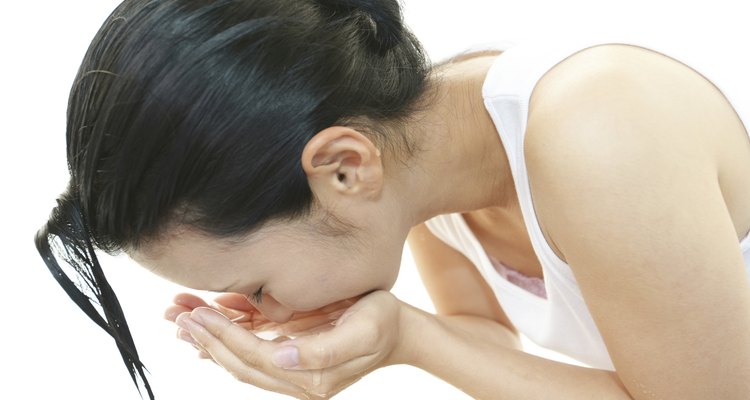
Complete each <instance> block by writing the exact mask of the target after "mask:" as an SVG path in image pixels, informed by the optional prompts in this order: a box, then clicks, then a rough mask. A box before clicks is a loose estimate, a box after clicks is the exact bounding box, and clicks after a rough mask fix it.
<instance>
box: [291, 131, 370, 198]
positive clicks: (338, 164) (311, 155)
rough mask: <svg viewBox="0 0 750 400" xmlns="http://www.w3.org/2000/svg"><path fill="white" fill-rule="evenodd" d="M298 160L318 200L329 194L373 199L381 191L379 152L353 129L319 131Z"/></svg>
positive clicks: (368, 140)
mask: <svg viewBox="0 0 750 400" xmlns="http://www.w3.org/2000/svg"><path fill="white" fill-rule="evenodd" d="M301 161H302V168H303V169H304V171H305V174H306V175H307V179H308V182H309V183H310V187H311V188H312V190H313V192H314V193H315V194H316V196H317V197H318V198H322V197H326V196H328V195H361V196H365V198H376V197H378V196H379V195H380V193H381V191H382V188H383V164H382V161H381V159H380V151H379V150H378V149H377V148H376V147H375V145H374V144H373V143H372V142H371V141H370V139H368V138H367V137H365V136H364V135H362V134H361V133H359V132H357V131H356V130H354V129H351V128H348V127H344V126H332V127H329V128H326V129H324V130H322V131H320V132H318V134H317V135H315V136H314V137H313V138H312V139H310V141H309V142H307V145H305V148H304V150H303V151H302V160H301Z"/></svg>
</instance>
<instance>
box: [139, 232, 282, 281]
mask: <svg viewBox="0 0 750 400" xmlns="http://www.w3.org/2000/svg"><path fill="white" fill-rule="evenodd" d="M293 243H294V240H293V239H292V238H291V235H290V234H289V233H288V232H287V233H285V232H284V230H283V229H279V228H264V229H262V230H259V231H257V232H255V233H253V234H251V235H248V236H247V237H243V238H233V239H222V238H217V237H212V236H209V235H206V234H204V233H202V232H199V231H197V230H195V229H180V230H174V231H172V232H170V233H169V234H168V235H163V236H162V237H161V238H160V239H159V240H158V241H152V242H149V244H148V245H144V246H142V247H140V248H138V249H132V250H129V251H127V252H126V253H127V254H128V256H130V258H131V259H133V260H134V261H135V262H137V263H138V264H140V265H142V266H143V267H145V268H147V269H149V270H151V272H153V273H155V274H157V275H159V276H161V277H163V278H165V279H167V280H170V281H172V282H175V283H178V284H181V285H183V286H187V287H191V288H195V289H201V290H217V289H216V288H220V287H226V282H225V281H228V280H229V279H230V278H231V276H232V275H235V274H236V273H238V271H240V269H241V268H243V269H244V267H247V266H248V265H249V264H252V265H256V266H259V267H260V266H263V265H266V264H267V262H268V260H269V259H270V258H271V257H273V256H274V254H275V255H278V254H283V253H285V252H289V251H293V247H294V246H292V244H293ZM256 269H257V270H259V269H260V268H256ZM257 272H260V271H257ZM222 285H223V286H222Z"/></svg>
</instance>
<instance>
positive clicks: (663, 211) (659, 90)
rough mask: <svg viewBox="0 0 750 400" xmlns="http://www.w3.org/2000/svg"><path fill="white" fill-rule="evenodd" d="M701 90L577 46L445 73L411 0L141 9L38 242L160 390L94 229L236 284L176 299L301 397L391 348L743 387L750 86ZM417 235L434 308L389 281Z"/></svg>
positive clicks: (451, 367) (203, 337)
mask: <svg viewBox="0 0 750 400" xmlns="http://www.w3.org/2000/svg"><path fill="white" fill-rule="evenodd" d="M595 44H597V45H596V46H595ZM687 56H688V55H687V53H686V57H687ZM694 59H695V60H696V63H700V60H701V58H699V57H698V56H695V58H694ZM690 65H693V64H690ZM702 72H704V71H702ZM712 78H713V79H717V78H718V79H720V78H721V76H719V74H716V73H714V74H713V75H712ZM712 83H713V84H715V83H716V82H715V81H709V80H708V79H707V78H705V77H703V76H702V75H701V74H700V73H698V71H697V70H693V69H691V68H690V67H688V66H686V65H684V64H681V63H679V62H677V61H676V60H675V59H672V58H670V57H668V56H666V55H664V54H660V53H657V52H655V51H651V50H649V49H646V48H642V47H637V46H629V45H624V44H616V43H610V44H605V43H585V42H583V41H569V42H562V43H554V44H552V43H550V44H537V45H531V44H529V45H523V46H520V45H519V46H517V47H513V48H510V49H507V50H506V51H502V52H500V51H483V52H474V53H469V54H464V55H462V56H458V57H455V58H454V59H452V60H449V61H448V62H446V63H442V64H438V65H432V66H430V65H428V62H427V60H426V57H425V54H424V51H423V50H422V48H421V46H420V44H419V42H418V41H417V39H416V38H415V37H414V36H413V35H412V34H411V33H410V32H409V31H408V29H406V28H405V27H404V26H403V24H402V22H401V18H400V10H399V7H398V4H397V3H396V2H394V1H385V0H382V1H333V0H326V1H320V0H318V1H305V2H302V1H288V2H287V1H284V2H280V1H254V2H251V1H243V2H233V1H212V2H207V1H196V0H193V1H189V0H183V1H173V2H166V1H138V0H135V1H125V2H123V3H122V5H121V6H120V7H118V9H117V10H115V12H114V13H113V14H112V15H111V17H110V18H109V19H108V20H107V22H105V24H104V26H103V27H102V29H101V30H100V32H99V33H98V34H97V36H96V38H95V39H94V41H93V42H92V45H91V47H90V49H89V52H88V53H87V55H86V57H85V59H84V62H83V64H82V66H81V69H80V71H79V74H78V77H77V79H76V82H75V84H74V86H73V89H72V91H71V97H70V105H69V110H68V127H67V135H68V136H67V139H68V161H69V166H70V173H71V181H70V185H69V188H68V189H67V190H66V192H65V193H63V195H62V196H61V198H60V199H59V200H58V202H59V204H58V207H56V208H55V210H53V213H52V215H51V217H50V220H49V222H48V224H47V225H46V226H45V227H43V228H42V229H41V230H40V231H39V232H38V234H37V236H36V244H37V247H38V248H39V251H40V254H42V256H43V258H44V260H45V262H46V263H47V265H48V267H50V269H51V271H52V272H53V273H54V274H55V277H56V278H57V279H58V281H59V282H60V283H61V284H62V285H63V287H64V288H65V289H66V291H68V293H69V295H70V296H71V297H72V298H73V299H74V300H75V301H76V302H77V303H78V304H79V306H81V307H82V308H83V309H84V311H85V312H87V314H88V315H89V316H90V317H91V318H92V319H94V320H95V321H96V322H97V323H98V324H99V325H100V326H102V328H104V329H105V330H107V331H108V332H109V333H110V334H111V335H112V336H113V337H114V338H115V340H116V342H117V344H118V346H119V348H120V351H121V353H122V355H123V359H124V361H125V363H126V365H127V366H128V368H129V370H130V372H131V375H132V376H133V379H134V381H136V382H138V380H139V379H140V380H142V381H143V386H144V387H145V388H146V390H147V391H148V392H149V395H151V390H150V388H149V387H148V383H147V381H146V380H145V377H144V376H143V371H142V365H141V363H140V360H139V357H138V354H137V352H136V350H135V346H134V344H133V341H132V339H131V338H130V335H129V331H128V328H127V324H126V323H125V320H124V318H123V317H122V311H121V310H120V309H119V306H118V304H117V301H116V298H115V296H114V293H112V290H111V289H110V288H109V286H108V285H107V283H106V279H105V278H104V276H103V274H102V273H101V268H100V267H99V265H98V262H97V260H96V257H95V253H94V248H95V247H96V248H99V249H101V250H104V251H107V252H110V253H115V252H118V251H124V252H126V253H127V254H128V255H129V256H130V257H131V258H133V259H134V260H135V261H136V262H138V263H139V264H141V265H143V266H144V267H147V268H150V269H151V270H152V271H153V272H154V273H156V274H159V275H161V276H163V277H165V278H167V279H169V280H172V281H174V282H177V283H180V284H182V285H185V286H189V287H193V288H197V289H205V290H213V291H220V292H228V293H229V294H227V295H225V296H223V297H221V298H219V299H218V300H217V303H219V306H217V307H216V308H217V309H219V310H220V311H222V312H223V313H224V314H225V315H221V314H219V313H216V312H215V311H212V310H211V309H210V308H207V307H206V306H207V304H205V303H203V302H202V301H200V300H199V299H197V298H194V297H191V296H186V295H183V296H179V297H178V298H177V299H176V303H177V304H176V305H175V306H173V307H170V309H169V310H168V317H169V318H171V319H174V320H175V322H176V323H177V324H178V325H179V326H180V335H181V336H182V337H183V338H184V339H186V340H188V341H190V342H193V343H194V344H195V345H196V347H198V348H199V349H201V351H202V352H203V354H204V356H206V357H211V358H212V359H213V360H214V361H216V362H217V363H218V364H219V365H221V366H222V367H224V368H226V369H227V370H228V371H229V372H230V373H232V374H233V375H234V376H236V377H238V378H239V379H241V380H243V381H245V382H248V383H251V384H254V385H257V386H260V387H263V388H266V389H269V390H272V391H276V392H280V393H285V394H289V395H291V396H295V397H297V398H311V397H328V396H331V395H333V394H335V393H337V392H338V391H340V390H342V389H343V388H344V387H346V386H347V385H349V384H351V383H353V382H355V381H356V380H357V379H358V378H360V377H361V376H363V375H365V374H367V373H368V372H370V371H372V370H374V369H377V368H380V367H383V366H386V365H389V364H395V363H407V364H411V365H414V366H417V367H419V368H422V369H424V370H426V371H428V372H430V373H432V374H434V375H436V376H438V377H440V378H442V379H444V380H446V381H448V382H450V383H451V384H453V385H455V386H457V387H460V388H462V389H463V390H464V391H466V392H467V393H468V394H470V395H472V396H474V397H477V398H527V397H532V398H572V399H578V398H585V397H594V396H597V397H602V398H609V397H611V398H636V399H645V398H686V399H688V398H701V399H702V398H726V399H740V398H746V397H747V394H748V392H750V386H748V380H747V379H746V377H747V376H748V374H750V338H749V336H750V334H749V333H748V332H750V288H748V271H750V238H748V231H749V230H750V209H748V207H746V206H745V205H746V204H748V201H750V143H748V134H747V131H746V130H745V128H744V126H743V120H744V121H747V118H750V114H749V113H750V102H745V103H743V102H742V101H743V100H744V99H747V97H742V96H743V95H744V94H743V92H747V90H746V89H747V88H746V87H739V88H737V89H732V88H731V86H729V85H722V91H720V90H718V88H717V87H716V86H714V85H713V84H712ZM728 90H729V91H728ZM732 90H734V91H732ZM725 94H729V95H728V96H725ZM744 96H747V95H744ZM532 197H533V203H532ZM407 237H408V241H409V245H410V247H411V249H412V252H413V253H414V255H415V259H416V261H417V264H418V266H419V268H420V272H421V274H422V277H423V280H424V282H425V286H426V287H427V289H428V291H429V292H430V295H431V296H432V298H433V301H434V303H435V306H436V309H437V311H438V315H431V314H428V313H425V312H422V311H420V310H417V309H415V308H412V307H410V306H408V305H406V304H404V303H402V302H400V301H399V300H398V299H396V298H395V297H394V296H392V295H391V294H390V293H389V292H387V290H388V289H390V287H391V286H392V284H393V282H394V280H395V277H396V275H397V272H398V266H399V260H400V255H401V250H402V246H403V244H404V242H405V240H406V239H407ZM738 243H739V245H738ZM53 249H54V250H57V251H56V253H57V258H59V259H62V260H64V261H65V264H70V265H72V266H73V267H75V268H76V269H77V270H76V272H77V273H78V275H79V277H78V278H73V279H72V280H71V279H70V278H68V277H67V275H65V273H64V272H63V270H62V266H61V265H60V263H58V261H57V259H56V257H55V256H54V255H53ZM743 253H744V260H743ZM76 279H82V280H83V284H80V285H79V286H80V287H79V286H76V284H74V283H73V282H74V280H76ZM87 288H88V289H87ZM81 290H83V291H81ZM86 290H90V291H91V292H92V293H91V294H89V296H93V297H95V298H96V301H97V302H98V303H99V304H100V305H101V309H102V310H103V313H104V316H103V317H102V316H100V315H99V314H98V312H97V307H95V306H94V305H92V303H91V302H90V301H89V299H87V298H86V296H87V294H86ZM246 297H247V298H249V300H246ZM256 311H257V312H256ZM227 317H229V318H231V319H233V320H234V322H236V323H232V321H230V320H229V319H228V318H227ZM329 318H334V319H329ZM332 320H333V321H335V325H333V326H332V325H330V321H332ZM269 329H274V330H277V331H279V332H280V333H281V334H283V335H286V336H289V337H281V338H278V339H276V340H262V339H259V338H258V337H257V336H256V335H255V333H257V332H260V331H264V330H269ZM519 332H520V333H524V334H526V335H528V336H529V337H530V338H532V339H533V340H535V341H536V342H538V343H540V344H542V345H544V346H547V347H550V348H552V349H555V350H558V351H560V352H562V353H565V354H568V355H570V356H572V357H574V358H577V359H579V360H581V361H583V362H585V363H587V364H589V365H591V366H592V367H593V368H583V367H577V366H572V365H567V364H561V363H557V362H553V361H549V360H545V359H541V358H538V357H534V356H531V355H528V354H525V353H523V352H522V351H520V346H519V343H518V333H519ZM290 337H291V338H290Z"/></svg>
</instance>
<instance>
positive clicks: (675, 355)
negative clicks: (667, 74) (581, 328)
mask: <svg viewBox="0 0 750 400" xmlns="http://www.w3.org/2000/svg"><path fill="white" fill-rule="evenodd" d="M596 75H597V77H596V78H595V79H591V80H590V81H582V82H579V85H578V87H577V88H575V89H571V90H570V91H569V92H568V94H570V98H571V99H572V100H571V101H569V102H562V101H561V102H550V103H548V104H546V105H545V104H543V102H542V103H540V109H543V108H544V107H550V106H554V107H556V108H555V110H556V112H555V113H556V114H557V115H565V116H566V117H564V118H556V119H555V120H554V121H551V120H550V121H546V122H544V121H542V119H540V120H539V121H537V122H536V123H535V124H534V126H531V124H530V129H531V130H535V132H533V134H534V135H538V136H537V139H540V138H542V137H543V138H544V140H537V139H532V140H531V141H529V142H527V148H526V153H527V163H528V166H529V179H530V182H531V186H532V191H533V193H534V203H535V209H536V210H537V215H538V217H539V218H540V219H543V220H544V221H545V227H546V228H547V229H548V232H549V233H550V235H551V236H553V237H554V238H555V243H556V244H557V245H558V248H559V249H560V250H561V251H562V253H563V254H564V256H565V258H566V260H567V261H568V263H569V264H570V266H571V268H572V270H573V272H574V274H575V277H576V280H577V281H578V284H579V286H580V288H581V292H582V293H583V296H584V298H585V301H586V304H587V306H588V308H589V310H590V311H591V314H592V316H593V318H594V321H595V322H596V325H597V327H598V329H599V331H600V332H601V334H602V337H603V339H604V341H605V343H606V345H607V349H608V351H609V353H610V356H611V358H612V361H613V363H614V365H615V367H616V369H617V373H618V375H619V377H620V379H621V380H622V381H623V383H624V384H625V386H626V387H627V388H628V390H629V391H630V394H631V395H632V396H633V397H634V398H636V399H646V398H648V399H652V398H659V399H662V398H663V399H677V398H679V399H707V398H721V399H740V398H742V399H745V398H747V396H748V394H749V393H750V379H748V377H750V285H748V278H747V276H746V271H745V266H744V262H743V259H742V254H741V252H740V248H739V245H738V239H737V235H736V231H735V227H734V225H733V223H732V220H731V218H730V215H729V213H728V211H727V208H726V205H725V203H724V200H723V197H722V194H721V190H720V186H719V182H718V178H717V172H716V170H715V168H714V164H715V163H714V162H713V160H712V159H711V153H710V151H709V150H708V149H702V148H700V147H701V146H700V145H699V143H700V142H699V140H697V139H695V138H696V137H698V136H700V132H695V129H696V126H699V124H696V123H695V121H693V120H691V118H700V116H699V115H695V112H691V106H690V101H689V100H685V99H680V98H677V97H676V96H675V94H674V92H673V88H674V87H679V86H674V85H675V83H679V82H675V81H672V82H669V81H667V82H664V84H663V85H662V84H657V83H656V82H651V81H648V80H643V79H642V78H641V77H634V76H632V74H630V73H628V72H627V71H623V70H621V69H617V68H611V67H606V68H602V69H601V70H599V71H597V74H596ZM644 85H646V86H644ZM670 88H672V89H670ZM646 91H648V95H647V96H646V95H645V93H646ZM539 115H542V114H539ZM540 121H541V122H540ZM530 134H531V133H530Z"/></svg>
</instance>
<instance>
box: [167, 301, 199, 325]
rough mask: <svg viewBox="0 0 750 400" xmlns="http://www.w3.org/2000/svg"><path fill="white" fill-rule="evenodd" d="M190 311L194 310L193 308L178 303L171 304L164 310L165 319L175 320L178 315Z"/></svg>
mask: <svg viewBox="0 0 750 400" xmlns="http://www.w3.org/2000/svg"><path fill="white" fill-rule="evenodd" d="M190 311H193V309H192V308H187V307H184V306H178V305H173V306H169V307H167V309H166V310H164V319H166V320H168V321H172V322H175V320H176V319H177V316H178V315H180V314H182V313H184V312H190Z"/></svg>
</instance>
